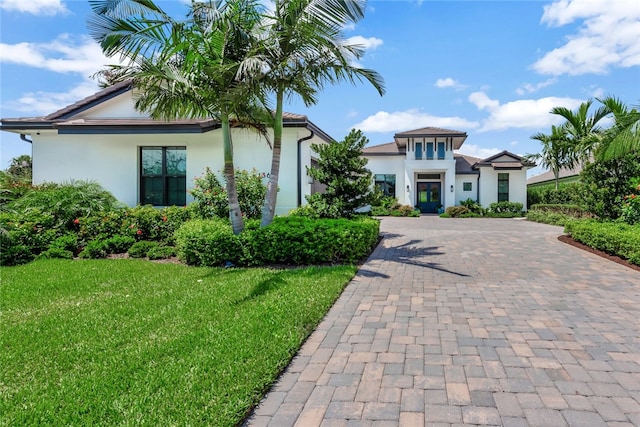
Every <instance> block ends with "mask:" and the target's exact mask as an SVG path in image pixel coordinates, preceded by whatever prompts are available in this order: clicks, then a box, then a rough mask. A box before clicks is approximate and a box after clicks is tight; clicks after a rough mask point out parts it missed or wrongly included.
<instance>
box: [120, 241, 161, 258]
mask: <svg viewBox="0 0 640 427" xmlns="http://www.w3.org/2000/svg"><path fill="white" fill-rule="evenodd" d="M158 246H160V245H159V243H158V242H151V241H148V240H141V241H139V242H135V243H134V244H133V245H131V247H130V248H129V251H128V252H127V253H128V254H129V256H130V257H131V258H145V257H146V256H147V254H148V253H149V251H151V250H153V249H155V248H157V247H158Z"/></svg>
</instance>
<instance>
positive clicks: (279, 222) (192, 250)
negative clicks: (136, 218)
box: [175, 216, 380, 266]
mask: <svg viewBox="0 0 640 427" xmlns="http://www.w3.org/2000/svg"><path fill="white" fill-rule="evenodd" d="M379 229H380V223H379V221H377V220H375V219H372V218H357V219H353V220H347V219H309V218H304V217H292V216H290V217H277V218H275V219H274V221H273V223H272V224H270V225H269V226H267V227H260V228H258V227H252V226H248V227H246V228H245V231H243V232H242V233H241V234H240V235H238V236H236V235H234V234H233V233H232V231H231V227H230V226H229V225H228V224H226V223H224V222H221V221H218V220H193V221H189V222H187V223H185V224H184V225H183V226H182V227H180V229H178V231H177V232H176V235H175V239H176V249H177V253H178V257H179V258H180V259H181V260H183V261H184V262H186V263H187V264H190V265H206V266H224V265H227V266H229V265H268V264H286V265H311V264H323V263H354V262H357V261H359V260H361V259H362V258H364V257H365V256H366V255H368V254H369V252H370V251H371V249H372V248H373V247H374V246H375V244H376V243H377V241H378V234H379Z"/></svg>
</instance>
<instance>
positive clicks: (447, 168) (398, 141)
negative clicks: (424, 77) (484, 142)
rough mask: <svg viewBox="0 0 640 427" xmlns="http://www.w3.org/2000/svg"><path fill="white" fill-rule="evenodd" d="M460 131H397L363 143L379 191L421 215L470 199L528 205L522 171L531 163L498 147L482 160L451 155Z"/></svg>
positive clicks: (461, 140)
mask: <svg viewBox="0 0 640 427" xmlns="http://www.w3.org/2000/svg"><path fill="white" fill-rule="evenodd" d="M466 139H467V134H466V133H465V132H460V131H456V130H450V129H441V128H434V127H425V128H421V129H415V130H410V131H406V132H400V133H397V134H396V135H395V136H394V142H390V143H388V144H381V145H375V146H371V147H367V148H365V150H364V156H365V157H366V158H367V159H368V160H369V163H368V167H369V169H371V171H372V172H373V174H374V176H375V183H376V185H378V186H379V187H380V188H381V189H382V191H383V192H384V193H385V194H387V195H390V196H394V197H396V198H397V199H398V201H399V202H400V203H402V204H407V205H411V206H416V207H417V208H418V209H420V211H421V212H423V213H433V212H437V210H438V208H439V207H442V208H447V207H449V206H455V205H459V204H460V202H461V201H462V200H467V199H469V198H470V199H473V200H475V201H477V202H478V203H480V204H481V205H482V206H485V207H487V206H489V205H490V204H491V203H494V202H499V201H509V202H520V203H522V204H523V206H526V205H527V169H529V168H531V167H533V166H535V165H534V164H532V163H529V162H526V161H525V160H524V159H523V158H521V157H520V156H517V155H515V154H513V153H510V152H508V151H503V152H501V153H498V154H496V155H494V156H491V157H489V158H486V159H479V158H475V157H471V156H465V155H462V154H458V153H455V150H458V149H460V147H462V144H464V142H465V140H466Z"/></svg>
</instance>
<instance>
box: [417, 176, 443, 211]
mask: <svg viewBox="0 0 640 427" xmlns="http://www.w3.org/2000/svg"><path fill="white" fill-rule="evenodd" d="M440 205H441V203H440V183H439V182H419V183H418V209H420V212H422V213H436V212H438V207H439V206H440Z"/></svg>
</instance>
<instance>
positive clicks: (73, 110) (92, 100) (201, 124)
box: [0, 81, 333, 142]
mask: <svg viewBox="0 0 640 427" xmlns="http://www.w3.org/2000/svg"><path fill="white" fill-rule="evenodd" d="M132 89H133V86H132V84H131V81H125V82H121V83H117V84H115V85H112V86H109V87H107V88H105V89H102V90H100V91H98V92H96V93H94V94H93V95H90V96H87V97H86V98H84V99H81V100H79V101H77V102H75V103H73V104H70V105H68V106H66V107H64V108H61V109H60V110H58V111H55V112H53V113H51V114H49V115H46V116H42V117H19V118H3V119H0V120H1V123H0V130H6V131H14V132H19V133H29V131H38V130H43V129H57V130H58V132H59V133H81V134H97V133H113V134H123V133H183V132H184V133H197V132H208V131H211V130H215V129H218V128H219V127H220V123H219V122H218V121H217V120H215V119H213V118H204V119H178V120H155V119H151V118H94V119H92V118H77V115H78V114H79V113H81V112H83V111H86V110H88V109H90V108H92V107H95V106H97V105H99V104H101V103H103V102H106V101H108V100H110V99H112V98H115V97H117V96H119V95H121V94H123V93H125V92H128V91H130V90H132ZM283 125H284V127H305V128H307V129H308V130H309V131H311V132H313V134H315V135H317V136H318V137H319V138H321V139H323V140H325V141H327V142H331V141H333V138H331V137H330V136H329V135H328V134H327V133H326V132H324V131H323V130H322V129H320V128H319V127H318V126H316V125H315V124H314V123H313V122H311V121H310V120H309V118H308V117H307V116H305V115H302V114H294V113H287V112H285V113H283Z"/></svg>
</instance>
